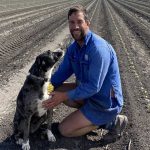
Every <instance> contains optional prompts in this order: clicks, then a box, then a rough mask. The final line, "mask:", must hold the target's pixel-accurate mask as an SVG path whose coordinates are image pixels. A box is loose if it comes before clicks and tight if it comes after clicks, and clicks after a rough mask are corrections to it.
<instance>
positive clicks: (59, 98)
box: [42, 92, 68, 109]
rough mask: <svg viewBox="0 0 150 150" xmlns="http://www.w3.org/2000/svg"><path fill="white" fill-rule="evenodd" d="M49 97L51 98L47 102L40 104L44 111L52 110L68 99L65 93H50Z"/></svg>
mask: <svg viewBox="0 0 150 150" xmlns="http://www.w3.org/2000/svg"><path fill="white" fill-rule="evenodd" d="M50 95H51V96H52V97H51V98H50V99H48V100H45V101H43V103H42V106H43V107H44V108H46V109H51V108H54V107H55V106H57V105H59V104H60V103H62V102H63V101H65V100H67V99H68V95H67V93H66V92H52V93H51V94H50Z"/></svg>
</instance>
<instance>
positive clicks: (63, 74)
mask: <svg viewBox="0 0 150 150" xmlns="http://www.w3.org/2000/svg"><path fill="white" fill-rule="evenodd" d="M68 53H69V52H68V49H67V51H66V54H65V56H64V59H63V61H62V63H61V64H60V65H59V67H58V69H57V71H56V72H55V73H54V74H53V75H52V77H51V83H52V85H53V86H54V87H55V88H56V87H58V86H60V85H61V84H62V83H63V82H64V81H65V80H66V79H68V78H69V77H70V76H71V75H72V74H73V70H72V67H71V63H70V59H69V54H68Z"/></svg>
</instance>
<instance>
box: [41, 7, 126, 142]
mask: <svg viewBox="0 0 150 150" xmlns="http://www.w3.org/2000/svg"><path fill="white" fill-rule="evenodd" d="M68 22H69V29H70V33H71V35H72V37H73V38H74V40H75V41H74V42H73V43H72V44H71V45H70V46H69V47H68V49H67V51H66V54H65V56H64V60H63V62H62V63H61V65H60V66H59V68H58V70H57V71H56V72H55V73H54V75H53V76H52V78H51V83H52V84H53V86H54V87H55V89H56V90H55V91H54V92H53V93H52V98H51V99H50V100H46V101H44V102H43V107H45V108H47V109H49V108H53V107H55V106H57V105H59V104H60V103H62V102H64V103H65V104H66V105H68V106H70V107H75V108H78V109H77V110H76V111H75V112H73V113H71V114H70V115H69V116H68V117H66V118H65V119H64V120H63V121H62V122H61V123H59V124H58V132H60V134H61V135H63V136H65V137H76V136H81V135H84V134H86V133H88V132H90V131H92V130H94V129H97V128H100V127H102V128H105V129H108V130H109V132H108V134H106V135H105V136H104V137H103V140H104V141H112V140H116V139H118V138H120V136H121V135H122V132H123V130H124V129H125V127H126V125H127V122H128V120H127V117H126V116H124V115H118V114H119V113H120V111H121V109H122V106H123V97H122V89H121V83H120V74H119V68H118V62H117V57H116V53H115V51H114V49H113V48H112V46H111V45H110V44H109V43H107V41H105V40H104V39H102V38H101V37H99V36H98V35H96V34H94V33H92V32H91V31H90V30H89V25H90V22H89V20H88V16H87V13H86V10H85V9H84V8H83V7H82V6H80V5H79V6H75V7H72V8H70V10H69V12H68ZM73 73H74V74H75V76H76V83H64V81H65V80H66V79H68V78H69V77H70V76H71V75H72V74H73Z"/></svg>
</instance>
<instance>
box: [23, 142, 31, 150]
mask: <svg viewBox="0 0 150 150" xmlns="http://www.w3.org/2000/svg"><path fill="white" fill-rule="evenodd" d="M22 150H30V145H29V140H28V141H27V142H23V143H22Z"/></svg>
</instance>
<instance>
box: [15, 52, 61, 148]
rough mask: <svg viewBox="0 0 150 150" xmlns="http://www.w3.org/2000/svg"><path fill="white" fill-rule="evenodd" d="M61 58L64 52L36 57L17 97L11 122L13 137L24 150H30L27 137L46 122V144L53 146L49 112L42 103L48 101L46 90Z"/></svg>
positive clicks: (53, 140)
mask: <svg viewBox="0 0 150 150" xmlns="http://www.w3.org/2000/svg"><path fill="white" fill-rule="evenodd" d="M62 56H63V51H61V50H57V51H54V52H52V51H50V50H48V51H46V52H44V53H42V54H40V55H39V56H37V58H36V60H35V62H34V64H33V65H32V66H31V68H30V69H29V75H28V76H27V77H26V80H25V82H24V85H23V87H22V88H21V90H20V92H19V94H18V96H17V104H16V112H15V115H14V120H13V127H14V137H15V140H16V143H17V144H20V145H22V149H23V150H29V149H30V144H29V134H30V133H34V132H35V131H37V129H39V127H40V126H41V125H42V124H43V123H44V122H47V131H46V132H47V136H48V140H49V141H52V142H55V141H56V139H55V136H54V135H53V134H52V132H51V123H52V111H53V110H49V109H48V110H46V109H44V108H43V107H42V101H44V100H46V99H48V98H50V95H49V94H48V91H47V87H48V85H49V82H50V81H49V80H50V78H51V74H52V70H53V68H54V66H55V64H56V63H57V62H58V61H59V59H60V58H61V57H62Z"/></svg>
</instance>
